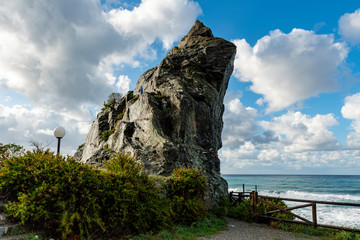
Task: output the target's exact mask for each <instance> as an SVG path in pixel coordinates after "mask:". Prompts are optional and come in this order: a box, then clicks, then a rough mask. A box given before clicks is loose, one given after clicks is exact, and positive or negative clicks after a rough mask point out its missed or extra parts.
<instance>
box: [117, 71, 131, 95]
mask: <svg viewBox="0 0 360 240" xmlns="http://www.w3.org/2000/svg"><path fill="white" fill-rule="evenodd" d="M130 83H131V80H130V78H129V76H127V75H120V76H119V78H118V82H117V83H116V87H117V88H118V89H119V92H120V93H121V94H126V93H127V91H129V89H130Z"/></svg>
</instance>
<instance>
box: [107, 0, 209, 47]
mask: <svg viewBox="0 0 360 240" xmlns="http://www.w3.org/2000/svg"><path fill="white" fill-rule="evenodd" d="M201 13H202V10H201V8H200V6H199V4H198V3H197V2H193V1H191V0H171V1H169V0H143V1H142V2H141V4H140V5H139V6H138V7H135V8H134V9H133V10H131V11H130V10H128V9H113V10H111V11H110V12H109V13H108V15H107V18H108V21H109V22H110V23H111V24H112V25H113V26H114V27H115V28H116V30H117V31H118V32H119V33H120V34H121V35H126V36H137V37H139V38H141V39H142V40H143V41H144V43H145V44H150V43H152V42H153V41H155V39H156V38H158V39H160V40H161V41H162V42H163V46H164V48H166V49H169V48H170V47H171V45H172V43H173V42H174V41H175V40H176V39H177V38H179V37H182V34H183V33H184V32H186V31H187V30H188V27H189V26H191V24H193V22H194V19H195V18H196V17H197V16H198V15H200V14H201ZM165 22H167V23H168V24H164V23H165Z"/></svg>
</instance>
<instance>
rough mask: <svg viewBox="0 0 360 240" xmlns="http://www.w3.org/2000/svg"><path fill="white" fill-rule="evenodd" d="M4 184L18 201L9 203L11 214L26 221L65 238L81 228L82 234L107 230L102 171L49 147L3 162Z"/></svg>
mask: <svg viewBox="0 0 360 240" xmlns="http://www.w3.org/2000/svg"><path fill="white" fill-rule="evenodd" d="M0 182H1V188H2V189H3V190H6V191H8V192H10V194H11V196H12V198H14V196H15V194H17V199H16V201H14V202H12V203H10V204H8V205H7V206H6V210H7V212H8V214H9V215H10V216H11V217H12V218H14V219H17V220H20V221H21V222H22V223H23V224H27V223H30V224H33V225H36V226H42V227H43V228H46V229H49V230H51V231H58V232H60V233H61V234H62V238H66V237H67V236H68V235H69V234H71V233H73V232H78V233H79V235H80V236H82V237H83V238H84V237H85V236H89V235H90V231H91V230H93V229H96V228H101V229H103V230H105V228H104V223H103V221H102V219H101V218H100V205H99V204H98V202H97V197H98V196H97V189H98V188H99V186H101V184H102V182H103V181H102V179H101V175H100V173H99V171H97V170H95V169H93V168H92V167H91V166H88V165H84V164H81V163H78V162H76V161H75V160H73V159H71V158H68V159H67V161H65V159H64V158H63V157H61V156H55V155H54V154H53V153H50V152H49V151H35V152H27V153H26V154H24V155H23V156H20V157H13V158H10V159H8V160H6V161H5V162H4V167H3V168H2V169H1V170H0Z"/></svg>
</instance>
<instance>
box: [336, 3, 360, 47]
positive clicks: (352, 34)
mask: <svg viewBox="0 0 360 240" xmlns="http://www.w3.org/2000/svg"><path fill="white" fill-rule="evenodd" d="M339 34H340V35H342V36H343V38H344V39H345V40H347V41H349V42H350V43H353V44H359V43H360V9H357V10H356V11H355V12H353V13H346V14H344V15H343V16H341V18H340V20H339Z"/></svg>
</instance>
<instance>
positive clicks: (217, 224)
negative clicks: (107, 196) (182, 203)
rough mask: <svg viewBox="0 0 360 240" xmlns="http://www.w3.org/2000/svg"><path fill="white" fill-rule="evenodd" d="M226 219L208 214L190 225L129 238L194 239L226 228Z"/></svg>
mask: <svg viewBox="0 0 360 240" xmlns="http://www.w3.org/2000/svg"><path fill="white" fill-rule="evenodd" d="M226 225H227V223H226V221H225V220H224V219H220V218H217V217H216V216H215V215H213V214H209V215H208V216H207V217H206V218H205V219H204V220H201V221H197V222H194V223H193V224H191V225H190V226H177V227H176V228H175V229H172V230H163V231H161V232H160V233H157V234H141V235H138V236H135V237H133V238H131V240H172V239H174V240H180V239H184V240H195V239H197V238H198V237H204V236H210V235H213V234H215V233H217V232H219V231H221V230H224V229H226Z"/></svg>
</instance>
